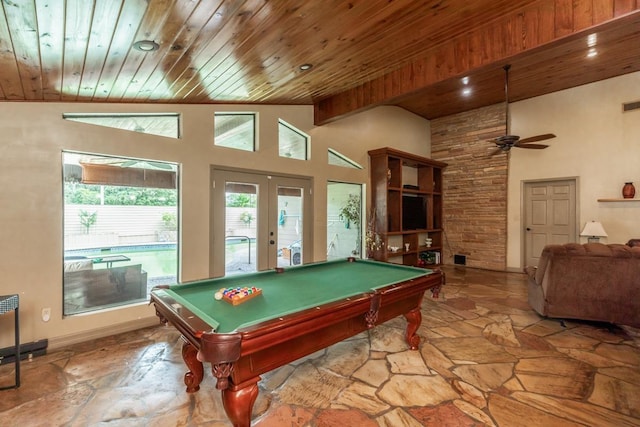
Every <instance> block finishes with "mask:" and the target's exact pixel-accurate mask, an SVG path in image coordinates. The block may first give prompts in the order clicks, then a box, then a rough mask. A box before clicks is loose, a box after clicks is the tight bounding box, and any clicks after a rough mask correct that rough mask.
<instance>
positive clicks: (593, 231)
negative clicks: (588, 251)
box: [580, 221, 607, 243]
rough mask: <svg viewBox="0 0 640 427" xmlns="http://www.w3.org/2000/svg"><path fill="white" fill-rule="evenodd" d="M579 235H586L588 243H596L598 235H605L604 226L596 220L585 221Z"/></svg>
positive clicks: (598, 238) (598, 239)
mask: <svg viewBox="0 0 640 427" xmlns="http://www.w3.org/2000/svg"><path fill="white" fill-rule="evenodd" d="M580 235H581V236H583V237H587V238H588V239H587V241H588V242H589V243H598V242H599V241H600V237H607V232H606V231H604V227H602V224H600V222H598V221H591V222H587V223H586V224H585V225H584V228H583V229H582V233H580Z"/></svg>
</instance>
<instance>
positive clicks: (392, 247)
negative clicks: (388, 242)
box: [389, 246, 400, 252]
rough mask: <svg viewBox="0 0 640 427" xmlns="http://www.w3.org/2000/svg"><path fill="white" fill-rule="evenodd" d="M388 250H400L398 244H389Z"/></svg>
mask: <svg viewBox="0 0 640 427" xmlns="http://www.w3.org/2000/svg"><path fill="white" fill-rule="evenodd" d="M389 250H390V251H391V252H398V250H400V247H399V246H389Z"/></svg>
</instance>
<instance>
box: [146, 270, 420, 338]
mask: <svg viewBox="0 0 640 427" xmlns="http://www.w3.org/2000/svg"><path fill="white" fill-rule="evenodd" d="M431 273H432V272H431V270H427V269H423V268H415V267H408V266H403V265H396V264H389V263H382V262H377V261H368V260H357V262H350V261H348V260H338V261H328V262H319V263H313V264H307V265H303V266H297V267H290V268H285V269H283V271H282V272H276V271H275V270H271V271H265V272H259V273H251V274H243V275H237V276H228V277H224V278H219V279H208V280H200V281H195V282H189V283H184V284H177V285H172V286H170V287H169V288H168V289H154V290H153V291H152V292H153V293H155V294H156V295H157V296H168V297H170V298H173V299H174V300H175V301H176V303H178V304H180V305H182V306H184V307H185V308H187V309H188V310H190V311H191V312H193V313H194V314H196V315H197V316H198V317H199V318H200V319H201V320H202V321H204V322H206V323H207V324H208V325H209V326H211V329H213V330H215V331H216V332H218V333H229V332H234V331H237V330H238V329H242V328H246V327H248V326H251V325H254V324H257V323H261V322H263V321H267V320H270V319H276V318H279V317H282V316H286V315H288V314H291V313H296V312H300V311H302V310H305V309H309V308H314V307H317V306H321V305H324V304H328V303H331V302H334V301H338V300H342V299H345V298H349V297H353V296H355V295H360V294H365V293H369V292H373V291H374V290H376V289H380V288H383V287H386V286H390V285H393V284H396V283H400V282H404V281H407V280H411V279H415V278H418V277H422V276H425V275H429V274H431ZM238 286H239V287H252V286H255V287H256V288H260V289H262V295H259V296H257V297H254V298H252V299H250V300H248V301H246V302H243V303H241V304H239V305H235V306H234V305H232V304H230V303H229V302H227V301H224V300H216V299H215V298H214V294H215V293H216V292H217V291H219V290H220V289H221V288H230V287H238Z"/></svg>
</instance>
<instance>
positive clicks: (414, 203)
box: [402, 195, 427, 230]
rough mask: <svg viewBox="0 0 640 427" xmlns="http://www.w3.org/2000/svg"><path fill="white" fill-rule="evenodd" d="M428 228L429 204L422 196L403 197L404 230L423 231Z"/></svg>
mask: <svg viewBox="0 0 640 427" xmlns="http://www.w3.org/2000/svg"><path fill="white" fill-rule="evenodd" d="M426 228H427V203H426V199H424V198H423V197H420V196H409V195H403V196H402V229H403V230H422V229H426Z"/></svg>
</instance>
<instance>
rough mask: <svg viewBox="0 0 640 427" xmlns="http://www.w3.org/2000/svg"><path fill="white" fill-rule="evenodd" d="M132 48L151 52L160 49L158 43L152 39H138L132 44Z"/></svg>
mask: <svg viewBox="0 0 640 427" xmlns="http://www.w3.org/2000/svg"><path fill="white" fill-rule="evenodd" d="M133 48H134V49H136V50H139V51H141V52H153V51H154V50H158V49H160V45H159V44H158V43H156V42H154V41H153V40H138V41H137V42H135V43H134V44H133Z"/></svg>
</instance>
